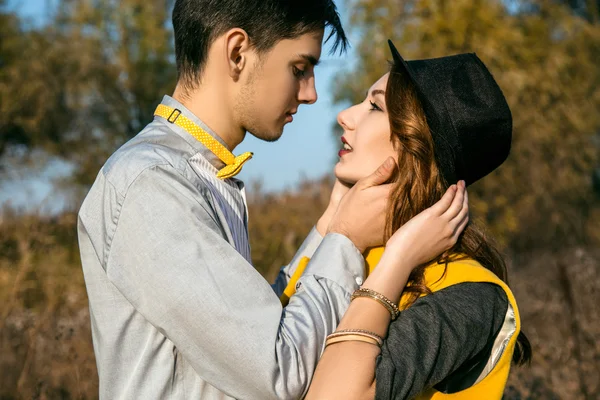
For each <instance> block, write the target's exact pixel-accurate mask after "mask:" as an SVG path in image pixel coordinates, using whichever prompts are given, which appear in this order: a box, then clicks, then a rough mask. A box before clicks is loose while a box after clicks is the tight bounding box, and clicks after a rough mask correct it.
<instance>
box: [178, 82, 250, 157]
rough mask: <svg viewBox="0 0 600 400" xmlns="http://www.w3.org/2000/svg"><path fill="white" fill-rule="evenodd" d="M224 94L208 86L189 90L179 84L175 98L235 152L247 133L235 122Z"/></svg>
mask: <svg viewBox="0 0 600 400" xmlns="http://www.w3.org/2000/svg"><path fill="white" fill-rule="evenodd" d="M223 92H224V90H218V89H217V88H216V87H211V86H208V85H206V86H202V87H199V88H196V89H193V90H187V89H184V88H183V86H182V85H181V84H179V83H178V84H177V86H176V88H175V92H173V98H174V99H175V100H177V101H178V102H180V103H181V104H183V105H184V106H185V107H186V108H187V109H188V110H190V111H191V112H192V113H193V114H194V115H195V116H196V117H198V118H199V119H200V120H202V122H204V123H205V124H206V125H207V126H208V127H209V128H210V129H211V130H212V131H213V132H214V133H216V134H217V135H218V136H219V137H220V138H221V139H223V141H224V142H225V145H226V146H227V148H228V149H229V150H230V151H232V152H233V150H234V149H235V148H236V147H237V145H238V144H240V143H241V142H242V140H244V137H245V135H246V132H245V130H244V129H243V128H242V127H240V126H238V125H237V124H236V122H235V121H234V118H233V110H232V107H231V105H229V104H228V102H227V101H226V99H225V98H224V93H223Z"/></svg>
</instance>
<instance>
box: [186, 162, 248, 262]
mask: <svg viewBox="0 0 600 400" xmlns="http://www.w3.org/2000/svg"><path fill="white" fill-rule="evenodd" d="M190 163H191V165H192V168H194V170H195V171H196V172H197V173H198V174H199V175H200V177H201V178H202V179H203V180H204V181H205V183H206V184H207V187H208V188H209V190H210V191H211V193H212V195H213V197H214V198H215V200H216V202H217V204H218V205H219V208H220V209H221V211H222V212H223V215H224V216H225V219H226V221H227V225H228V226H229V230H230V231H231V235H232V236H233V241H234V244H235V248H236V250H237V251H238V252H239V253H240V254H241V255H242V257H244V258H245V259H246V260H247V261H248V262H249V263H250V264H252V257H251V254H250V243H249V239H248V208H247V205H246V195H245V190H244V184H243V182H242V181H240V180H237V179H233V178H230V179H219V178H217V172H218V171H217V169H216V168H215V167H214V166H213V165H212V164H211V163H210V162H209V161H208V160H206V158H204V157H203V156H202V155H201V154H196V155H195V156H194V157H193V158H192V159H190Z"/></svg>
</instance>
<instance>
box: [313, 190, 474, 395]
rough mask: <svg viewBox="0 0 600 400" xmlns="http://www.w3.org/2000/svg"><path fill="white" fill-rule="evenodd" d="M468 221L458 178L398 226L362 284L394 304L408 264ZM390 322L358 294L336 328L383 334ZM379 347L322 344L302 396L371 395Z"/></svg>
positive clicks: (442, 246) (445, 245) (451, 238)
mask: <svg viewBox="0 0 600 400" xmlns="http://www.w3.org/2000/svg"><path fill="white" fill-rule="evenodd" d="M467 222H468V205H467V195H466V190H465V186H464V182H460V183H459V184H458V187H456V186H451V187H450V189H448V191H447V192H446V194H445V195H444V196H443V197H442V199H441V200H440V201H439V202H438V203H436V204H435V205H434V206H433V207H431V208H429V209H427V210H425V211H423V212H422V213H421V214H419V215H418V216H416V217H415V218H413V219H412V220H410V221H409V222H408V223H406V224H405V225H404V226H403V227H402V228H400V229H399V230H398V231H397V232H396V233H394V235H392V237H391V238H390V240H389V241H388V243H387V244H386V250H385V252H384V253H383V256H382V257H381V260H380V261H379V264H378V265H377V267H376V268H375V270H374V271H373V273H372V274H371V275H369V277H368V278H367V280H366V281H365V283H364V284H363V286H362V287H364V288H369V289H372V290H375V291H376V292H378V293H381V294H383V295H384V296H386V297H387V298H388V299H390V300H391V301H392V302H394V303H396V304H397V303H398V302H399V300H400V295H401V293H402V290H403V289H404V286H406V283H407V281H408V277H409V275H410V272H411V271H412V269H413V268H415V267H416V266H418V265H421V264H423V263H425V262H427V261H429V260H431V259H432V258H434V257H435V256H437V255H438V254H440V253H442V252H443V251H445V250H447V249H449V248H451V247H452V246H453V245H454V244H455V243H456V241H457V239H458V236H459V235H460V233H461V232H462V230H463V229H464V227H465V226H466V224H467ZM390 321H391V316H390V313H389V312H388V311H387V309H386V308H384V307H383V306H381V305H380V304H379V303H377V302H376V301H373V300H372V299H369V298H362V297H359V298H357V299H355V300H354V301H352V303H351V304H350V307H349V308H348V311H347V312H346V314H344V317H343V318H342V321H341V322H340V324H339V326H338V330H343V329H361V330H366V331H369V332H373V333H375V334H377V335H379V336H382V337H385V336H386V333H387V330H388V326H389V324H390ZM379 354H380V349H379V347H377V346H375V345H371V344H369V343H363V342H340V343H335V344H332V345H330V346H327V348H326V349H325V351H324V353H323V356H322V358H321V360H320V361H319V364H318V366H317V370H316V372H315V375H314V377H313V381H312V384H311V386H310V389H309V392H308V395H307V397H306V398H307V399H339V398H343V399H366V398H369V399H372V398H373V397H374V395H375V367H376V359H377V356H378V355H379Z"/></svg>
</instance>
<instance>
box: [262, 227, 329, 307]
mask: <svg viewBox="0 0 600 400" xmlns="http://www.w3.org/2000/svg"><path fill="white" fill-rule="evenodd" d="M322 241H323V236H321V234H320V233H319V231H318V230H317V228H316V227H313V228H312V229H311V231H310V232H309V233H308V236H306V239H304V242H303V243H302V245H301V246H300V248H299V249H298V251H297V252H296V255H294V257H293V258H292V261H290V263H289V264H288V265H286V266H284V267H282V268H281V269H280V270H279V274H277V278H275V282H274V283H273V284H272V285H271V287H272V288H273V291H275V294H276V295H277V296H278V297H279V296H281V294H282V293H283V291H284V290H285V288H286V287H287V285H288V283H289V281H290V278H291V277H292V275H293V274H294V271H296V267H297V266H298V263H299V262H300V260H301V259H303V258H304V257H308V258H311V257H312V256H313V254H314V253H315V250H317V247H319V245H320V244H321V242H322Z"/></svg>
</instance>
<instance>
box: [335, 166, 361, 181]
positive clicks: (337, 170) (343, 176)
mask: <svg viewBox="0 0 600 400" xmlns="http://www.w3.org/2000/svg"><path fill="white" fill-rule="evenodd" d="M339 167H340V165H339V164H337V165H336V166H335V169H334V170H333V174H334V175H335V177H336V178H337V179H338V180H339V181H341V182H343V183H345V184H346V185H348V186H354V184H355V183H356V182H358V180H359V179H360V178H357V177H353V176H350V175H349V174H344V173H343V171H340V169H341V168H339Z"/></svg>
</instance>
